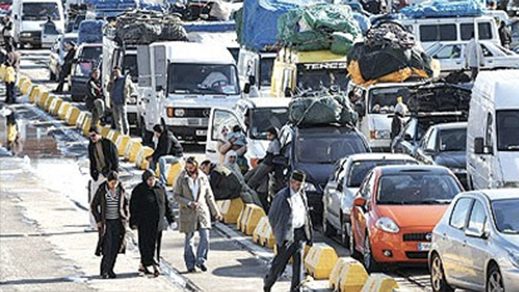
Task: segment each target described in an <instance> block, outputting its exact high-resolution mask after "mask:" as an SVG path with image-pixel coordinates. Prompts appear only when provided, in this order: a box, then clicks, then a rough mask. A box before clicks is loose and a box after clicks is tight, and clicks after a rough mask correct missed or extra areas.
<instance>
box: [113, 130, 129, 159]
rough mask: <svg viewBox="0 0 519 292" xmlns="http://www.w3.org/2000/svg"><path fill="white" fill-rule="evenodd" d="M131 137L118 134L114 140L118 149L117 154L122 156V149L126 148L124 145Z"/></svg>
mask: <svg viewBox="0 0 519 292" xmlns="http://www.w3.org/2000/svg"><path fill="white" fill-rule="evenodd" d="M130 139H131V137H130V136H128V135H120V136H119V137H118V138H117V141H116V142H115V146H117V151H119V156H124V151H125V150H126V146H127V145H128V142H130Z"/></svg>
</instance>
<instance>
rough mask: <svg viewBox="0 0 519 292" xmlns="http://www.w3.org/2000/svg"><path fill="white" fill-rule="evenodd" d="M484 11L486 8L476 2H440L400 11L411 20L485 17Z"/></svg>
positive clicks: (469, 0) (470, 0) (472, 0)
mask: <svg viewBox="0 0 519 292" xmlns="http://www.w3.org/2000/svg"><path fill="white" fill-rule="evenodd" d="M484 10H485V7H484V6H483V4H481V2H479V1H475V0H466V1H447V0H438V1H432V2H424V3H421V4H418V5H414V6H407V7H404V8H402V9H400V13H402V14H403V15H405V16H406V17H409V18H427V17H429V18H439V17H455V16H479V15H483V13H484Z"/></svg>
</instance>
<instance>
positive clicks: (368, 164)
mask: <svg viewBox="0 0 519 292" xmlns="http://www.w3.org/2000/svg"><path fill="white" fill-rule="evenodd" d="M403 164H407V165H410V164H413V165H416V164H418V162H417V161H415V160H362V161H356V162H353V165H352V166H351V168H350V172H349V173H348V187H349V188H358V187H360V184H361V183H362V180H364V177H365V176H366V174H368V172H370V171H371V170H372V169H373V168H375V167H377V166H384V165H403Z"/></svg>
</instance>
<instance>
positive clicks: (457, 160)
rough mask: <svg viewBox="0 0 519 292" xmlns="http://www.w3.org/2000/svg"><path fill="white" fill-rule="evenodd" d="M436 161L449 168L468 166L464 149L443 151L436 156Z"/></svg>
mask: <svg viewBox="0 0 519 292" xmlns="http://www.w3.org/2000/svg"><path fill="white" fill-rule="evenodd" d="M434 162H435V163H436V164H438V165H441V166H445V167H447V168H462V169H465V168H466V167H467V155H466V153H465V152H463V151H448V152H442V153H440V154H438V155H437V156H436V157H435V158H434Z"/></svg>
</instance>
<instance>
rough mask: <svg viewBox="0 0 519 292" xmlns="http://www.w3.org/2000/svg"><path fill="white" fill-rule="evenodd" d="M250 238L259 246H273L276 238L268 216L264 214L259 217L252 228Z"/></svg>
mask: <svg viewBox="0 0 519 292" xmlns="http://www.w3.org/2000/svg"><path fill="white" fill-rule="evenodd" d="M252 240H253V241H254V242H255V243H257V244H259V245H261V246H264V247H267V248H271V249H272V248H274V245H275V244H276V240H275V239H274V234H273V233H272V228H271V227H270V223H269V218H268V216H264V217H262V218H261V219H260V221H259V223H258V226H257V227H256V229H254V233H253V234H252Z"/></svg>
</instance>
